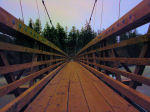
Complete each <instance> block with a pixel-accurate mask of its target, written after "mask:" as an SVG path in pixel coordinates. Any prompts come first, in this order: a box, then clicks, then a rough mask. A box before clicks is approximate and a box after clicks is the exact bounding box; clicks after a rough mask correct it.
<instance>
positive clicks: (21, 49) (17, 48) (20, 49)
mask: <svg viewBox="0 0 150 112" xmlns="http://www.w3.org/2000/svg"><path fill="white" fill-rule="evenodd" d="M0 50H6V51H16V52H27V53H36V54H45V55H50V56H51V55H53V56H60V57H65V56H63V55H60V54H56V53H52V52H47V51H42V50H38V49H33V48H28V47H24V46H20V45H14V44H10V43H5V42H0Z"/></svg>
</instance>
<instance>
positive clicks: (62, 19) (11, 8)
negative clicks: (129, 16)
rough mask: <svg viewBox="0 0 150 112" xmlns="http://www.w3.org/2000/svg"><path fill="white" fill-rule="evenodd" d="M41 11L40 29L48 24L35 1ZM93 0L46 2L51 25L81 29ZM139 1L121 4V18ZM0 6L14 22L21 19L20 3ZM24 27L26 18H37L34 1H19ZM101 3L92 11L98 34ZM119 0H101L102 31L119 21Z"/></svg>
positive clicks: (10, 0)
mask: <svg viewBox="0 0 150 112" xmlns="http://www.w3.org/2000/svg"><path fill="white" fill-rule="evenodd" d="M37 1H38V6H39V9H40V19H41V21H42V26H44V25H45V23H46V21H48V17H47V15H46V13H45V11H44V7H43V5H42V0H37ZM94 1H95V0H45V4H46V6H47V8H48V11H49V14H50V16H51V19H52V22H53V24H54V25H56V23H57V22H59V23H60V24H61V25H62V26H64V27H65V26H67V27H68V29H71V27H72V26H76V27H77V28H78V29H81V27H82V26H84V25H85V23H86V20H87V21H88V20H89V17H90V14H91V10H92V7H93V4H94ZM141 1H142V0H121V16H123V15H124V14H125V13H127V12H128V11H129V10H131V9H132V8H133V7H135V6H136V5H137V4H138V3H140V2H141ZM0 6H1V7H2V8H4V9H5V10H7V11H8V12H10V13H11V14H12V15H14V16H15V17H17V18H22V17H21V10H20V5H19V0H0ZM22 6H23V13H24V19H25V24H27V23H28V20H29V18H32V19H33V20H35V19H36V18H38V11H37V8H36V0H22ZM101 6H102V0H98V2H97V5H96V10H95V11H94V14H93V18H92V21H91V26H92V28H93V29H94V30H95V31H97V30H98V29H100V20H101V9H102V8H101ZM118 9H119V0H104V12H103V22H102V28H104V29H106V28H108V27H109V26H110V25H112V24H113V23H114V22H115V21H117V19H118ZM147 27H148V25H144V26H143V27H141V28H139V29H138V31H139V32H140V33H146V31H147Z"/></svg>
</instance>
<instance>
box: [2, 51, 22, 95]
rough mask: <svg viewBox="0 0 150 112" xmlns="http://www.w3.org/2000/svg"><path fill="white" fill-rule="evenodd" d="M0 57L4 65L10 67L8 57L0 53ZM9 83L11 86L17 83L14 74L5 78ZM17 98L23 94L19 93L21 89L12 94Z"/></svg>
mask: <svg viewBox="0 0 150 112" xmlns="http://www.w3.org/2000/svg"><path fill="white" fill-rule="evenodd" d="M0 56H1V59H2V61H3V63H4V65H6V66H9V62H8V60H7V57H6V55H5V54H4V53H2V52H0ZM4 77H5V79H6V81H7V83H8V84H10V83H12V82H14V81H16V79H15V75H14V74H13V73H8V74H7V75H5V76H4ZM12 93H13V94H14V95H15V96H16V97H17V96H19V95H20V94H21V92H20V91H19V88H16V89H15V90H14V91H13V92H12Z"/></svg>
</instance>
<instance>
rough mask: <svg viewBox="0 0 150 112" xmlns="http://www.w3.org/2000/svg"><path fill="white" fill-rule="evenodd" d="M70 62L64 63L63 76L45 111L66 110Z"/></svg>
mask: <svg viewBox="0 0 150 112" xmlns="http://www.w3.org/2000/svg"><path fill="white" fill-rule="evenodd" d="M69 66H70V63H68V64H67V65H66V68H65V73H64V74H63V75H65V77H63V79H62V80H61V82H60V84H59V85H58V88H57V89H56V92H55V94H54V96H53V97H52V99H51V101H50V102H49V104H48V106H47V109H46V110H45V112H67V111H68V97H69V94H68V93H69V88H70V72H71V71H70V69H69V68H70V67H69Z"/></svg>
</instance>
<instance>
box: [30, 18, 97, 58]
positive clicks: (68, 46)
mask: <svg viewBox="0 0 150 112" xmlns="http://www.w3.org/2000/svg"><path fill="white" fill-rule="evenodd" d="M28 26H29V27H30V28H32V29H34V30H35V31H36V32H37V33H39V34H42V35H43V36H44V37H45V38H47V39H48V40H49V41H51V42H52V43H54V44H55V45H57V46H58V47H59V48H60V49H62V50H63V51H65V52H66V53H68V54H70V55H74V54H75V53H77V51H78V50H79V49H81V48H82V47H84V46H85V45H86V44H87V43H88V42H89V41H91V40H92V39H93V38H94V37H96V32H94V31H93V30H92V28H91V26H90V25H89V26H87V27H83V28H82V29H81V31H80V30H78V29H77V28H76V27H75V26H73V27H72V28H71V30H70V31H69V32H68V28H67V27H65V28H64V27H62V26H61V25H60V24H59V23H57V25H56V28H54V27H51V26H50V25H49V24H48V23H46V24H45V27H44V29H43V30H42V27H41V22H40V20H39V19H36V21H35V23H34V22H33V21H32V19H30V20H29V24H28Z"/></svg>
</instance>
